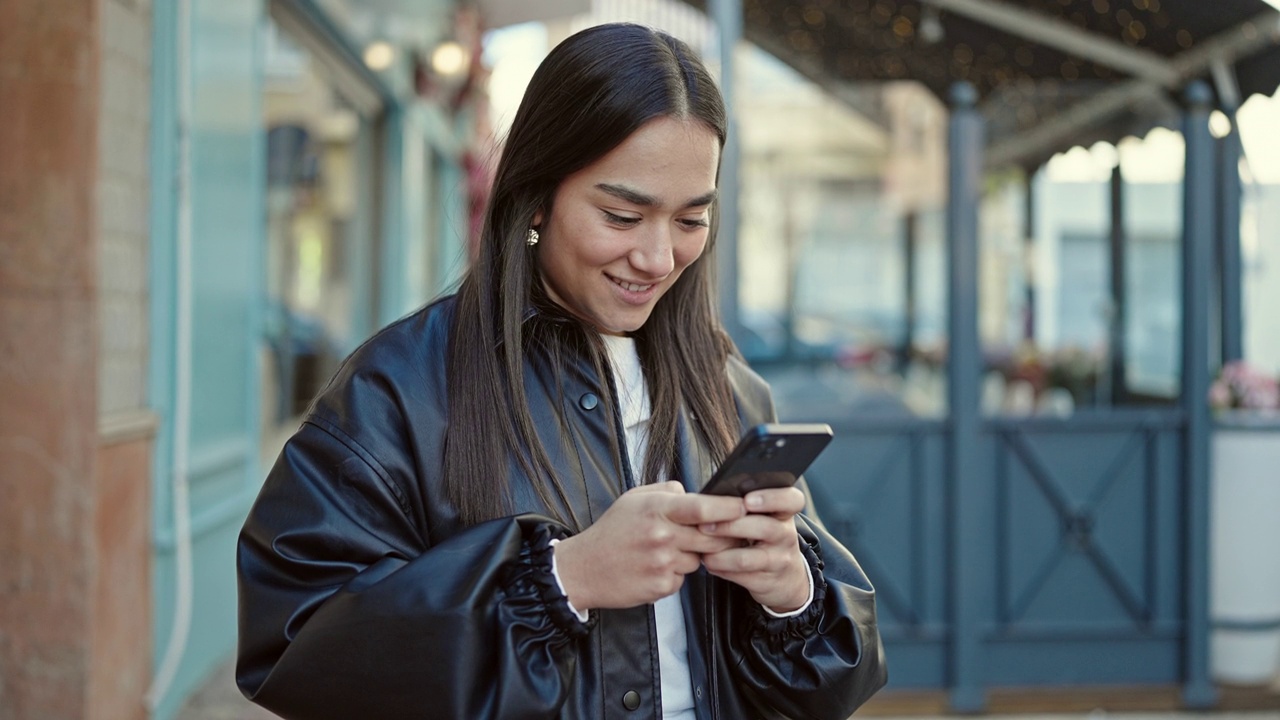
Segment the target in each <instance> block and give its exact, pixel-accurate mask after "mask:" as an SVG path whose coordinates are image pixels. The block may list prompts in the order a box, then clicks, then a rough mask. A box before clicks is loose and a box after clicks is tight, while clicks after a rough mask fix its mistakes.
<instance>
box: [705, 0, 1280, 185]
mask: <svg viewBox="0 0 1280 720" xmlns="http://www.w3.org/2000/svg"><path fill="white" fill-rule="evenodd" d="M689 2H690V4H691V5H694V6H695V7H699V8H702V9H706V2H705V0H689ZM743 10H744V28H745V29H744V35H745V37H746V38H747V39H748V40H751V41H752V42H754V43H756V44H757V45H759V46H760V47H761V48H763V49H765V50H766V51H768V52H770V53H772V54H774V55H776V56H777V57H778V58H779V59H781V60H782V61H784V62H786V63H787V64H788V65H790V66H792V67H793V68H795V69H796V70H798V71H799V72H801V73H802V74H804V75H805V76H807V77H809V78H810V79H811V80H813V81H814V82H816V83H818V84H819V85H820V86H822V87H823V88H825V89H826V90H827V91H829V92H832V93H833V94H834V95H836V96H837V97H840V98H842V99H844V100H846V101H847V102H849V103H850V104H852V105H854V106H855V107H857V108H858V109H859V110H860V111H863V112H867V113H869V114H870V115H871V116H873V117H874V116H875V110H874V108H872V107H867V106H866V105H865V102H864V98H865V97H866V93H865V92H860V89H861V88H864V87H865V84H866V83H869V82H886V81H894V80H916V81H919V82H921V83H923V84H924V85H926V86H927V87H929V88H930V89H931V90H932V91H933V92H934V93H936V94H937V95H939V96H940V97H943V98H945V97H946V95H947V92H948V89H949V88H950V86H951V85H952V84H953V83H955V82H956V81H961V80H963V81H967V82H969V83H972V84H973V86H974V87H975V88H977V90H978V93H979V96H980V98H981V105H980V106H981V108H982V110H983V113H984V115H985V116H986V117H987V119H988V122H989V133H988V137H989V138H990V140H989V146H988V151H987V159H988V162H989V163H991V164H996V165H1007V164H1018V165H1036V164H1038V163H1040V162H1043V161H1044V160H1045V159H1046V158H1048V157H1049V156H1051V155H1052V154H1053V153H1055V152H1058V151H1060V150H1062V149H1065V148H1067V147H1070V146H1072V145H1076V144H1086V145H1087V144H1091V143H1093V142H1096V141H1098V140H1104V139H1105V140H1110V141H1113V142H1114V141H1116V140H1119V139H1120V138H1121V137H1123V136H1124V135H1127V134H1132V133H1142V132H1145V130H1146V129H1149V128H1150V127H1152V126H1154V125H1158V124H1171V123H1172V122H1173V121H1174V120H1175V119H1176V115H1177V106H1176V103H1175V98H1176V96H1177V93H1178V92H1179V91H1180V90H1181V89H1182V88H1184V87H1185V86H1186V85H1187V83H1189V82H1191V81H1192V80H1195V79H1205V80H1208V81H1210V82H1211V83H1212V84H1213V87H1214V88H1215V91H1216V92H1217V93H1218V97H1219V102H1220V105H1221V106H1222V107H1223V108H1225V109H1234V108H1235V107H1238V106H1239V104H1240V103H1241V102H1243V100H1245V99H1247V98H1248V97H1249V96H1250V95H1252V94H1255V93H1263V94H1267V95H1270V94H1272V93H1274V92H1275V91H1276V89H1277V87H1278V86H1280V11H1277V10H1276V9H1275V8H1273V7H1272V6H1270V5H1268V4H1267V3H1266V2H1263V0H743Z"/></svg>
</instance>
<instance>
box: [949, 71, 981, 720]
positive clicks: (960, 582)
mask: <svg viewBox="0 0 1280 720" xmlns="http://www.w3.org/2000/svg"><path fill="white" fill-rule="evenodd" d="M977 101H978V93H977V91H976V90H975V89H974V87H973V86H972V85H969V84H968V83H957V84H956V85H954V86H953V87H952V89H951V128H950V137H949V143H950V167H949V170H948V200H947V266H948V268H949V273H950V275H949V283H948V288H947V293H948V308H947V334H948V338H949V340H948V345H949V347H950V350H949V352H948V357H947V400H948V405H949V411H950V414H951V437H950V445H949V448H948V459H949V461H950V464H951V468H950V478H951V486H950V495H951V497H950V500H951V502H950V507H951V508H952V512H953V516H952V518H953V519H952V526H951V562H950V578H949V583H950V590H951V602H952V617H951V648H950V657H949V659H950V661H951V667H950V682H951V688H950V690H951V694H950V704H951V709H952V710H955V711H957V712H980V711H982V710H983V709H984V708H985V706H986V696H985V693H984V691H983V688H982V685H981V678H982V677H983V671H982V653H981V650H982V648H981V642H982V638H981V634H980V633H981V625H982V618H983V607H982V597H981V581H982V577H983V575H984V574H983V573H981V572H978V570H977V568H978V567H979V566H981V565H982V563H983V562H984V558H983V557H982V554H981V552H980V548H978V547H977V546H976V545H975V543H976V542H977V539H978V538H979V537H980V536H981V535H982V533H983V532H984V531H985V529H986V528H984V527H983V526H982V502H983V500H982V495H983V488H982V482H981V477H980V475H979V473H980V470H979V469H978V465H979V453H978V442H979V432H980V429H981V428H980V424H981V412H982V408H981V406H980V402H981V398H980V395H979V392H980V388H981V387H982V347H981V344H980V340H979V337H978V202H979V199H980V193H981V189H982V156H983V150H984V148H985V145H986V142H985V132H984V130H985V128H984V127H983V120H982V116H981V115H980V114H979V113H978V111H977V109H976V108H975V105H976V104H977ZM975 551H977V552H975Z"/></svg>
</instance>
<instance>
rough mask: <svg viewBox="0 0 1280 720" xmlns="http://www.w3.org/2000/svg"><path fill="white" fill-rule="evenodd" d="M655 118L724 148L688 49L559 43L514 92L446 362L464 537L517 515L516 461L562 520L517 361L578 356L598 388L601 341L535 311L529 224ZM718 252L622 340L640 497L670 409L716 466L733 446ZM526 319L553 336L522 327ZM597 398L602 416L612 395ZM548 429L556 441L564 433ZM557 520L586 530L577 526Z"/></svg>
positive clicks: (613, 36)
mask: <svg viewBox="0 0 1280 720" xmlns="http://www.w3.org/2000/svg"><path fill="white" fill-rule="evenodd" d="M664 116H672V117H677V118H681V119H691V120H696V121H698V122H701V123H703V124H705V125H706V126H707V127H708V128H710V129H711V130H712V131H714V132H715V134H716V136H717V137H718V138H719V140H720V145H721V147H722V148H723V146H724V140H725V132H726V122H725V109H724V101H723V99H722V98H721V96H720V93H719V91H718V90H717V89H716V86H715V83H714V81H713V80H712V79H711V76H710V74H709V73H708V72H707V70H706V68H705V67H704V66H703V65H702V63H701V62H700V61H699V60H698V59H697V57H696V56H695V55H694V53H693V51H692V50H691V49H690V48H689V46H688V45H686V44H685V43H683V42H681V41H680V40H677V39H675V38H673V37H671V36H670V35H667V34H666V33H662V32H659V31H657V30H653V29H650V28H646V27H642V26H639V25H631V24H612V25H600V26H596V27H592V28H589V29H587V30H583V31H582V32H579V33H577V34H575V35H573V36H571V37H569V38H568V39H566V40H565V41H564V42H562V43H561V44H560V45H558V46H557V47H556V48H555V49H554V50H552V51H551V53H550V54H549V55H548V56H547V58H546V59H545V60H544V61H543V62H542V64H541V65H540V66H539V67H538V70H537V71H536V72H535V73H534V75H533V79H532V80H531V81H530V83H529V87H528V89H527V90H526V91H525V95H524V99H523V100H522V102H521V104H520V109H519V110H518V111H517V113H516V117H515V120H514V122H513V123H512V126H511V130H510V132H509V134H508V136H507V140H506V145H505V150H504V151H503V154H502V159H501V161H500V162H499V164H498V169H497V173H496V175H495V178H494V186H493V190H492V194H491V196H490V200H489V207H488V210H487V212H486V215H485V221H484V227H483V230H482V231H481V236H480V245H479V250H478V254H477V257H476V258H475V261H474V263H473V264H472V266H471V269H470V271H469V272H468V274H467V276H466V277H465V278H464V279H463V281H462V284H461V286H460V287H459V289H458V298H457V313H456V315H455V317H454V321H453V332H452V337H451V344H450V348H449V366H448V378H449V428H448V430H447V441H446V447H445V458H444V471H445V488H446V492H447V494H448V495H449V497H450V499H451V500H452V501H453V502H454V503H455V504H456V505H457V507H458V510H459V512H460V514H461V518H462V521H463V522H464V523H467V524H471V523H476V522H480V521H482V520H485V519H489V518H494V517H501V516H503V515H507V514H510V513H511V512H514V511H516V510H518V509H520V508H515V507H514V504H515V503H514V500H513V498H512V497H511V486H510V483H509V481H508V478H507V473H508V468H509V465H508V462H509V460H508V458H510V457H513V456H514V457H515V458H518V462H519V463H520V465H521V467H522V469H523V471H524V472H525V473H526V474H527V475H528V476H529V478H531V479H532V481H533V483H532V484H533V486H534V490H535V492H537V493H538V495H539V497H540V499H541V500H542V502H543V504H544V505H545V506H546V507H548V508H552V509H554V508H556V507H557V506H560V507H565V508H571V507H572V503H571V502H570V501H569V499H568V497H567V495H568V493H567V492H566V486H565V484H564V483H563V482H562V479H561V478H560V477H558V474H559V473H563V472H564V471H565V469H564V468H561V469H560V470H559V473H558V472H557V470H556V469H555V468H553V467H552V465H551V462H550V460H549V459H548V455H547V451H546V449H545V448H544V447H543V446H542V444H541V442H539V440H538V436H537V433H536V431H535V428H534V418H532V417H530V412H529V406H528V402H527V398H526V393H525V386H524V361H525V354H526V352H529V351H531V350H532V347H531V345H532V344H533V343H536V344H537V345H538V350H539V351H540V352H547V353H548V355H549V357H551V358H552V362H553V363H555V364H559V363H561V362H562V361H563V358H564V357H565V356H566V354H570V353H578V352H585V354H586V355H587V356H588V357H589V358H590V361H591V362H592V363H593V364H594V366H595V369H596V370H597V372H598V373H599V376H600V377H608V375H607V374H605V373H606V364H607V361H606V360H604V357H605V356H604V347H603V342H602V341H601V340H600V338H599V335H598V333H597V332H596V331H595V330H594V329H593V328H588V327H585V326H583V325H582V324H581V323H580V322H579V321H576V320H574V319H572V317H571V316H569V315H568V314H567V313H565V312H560V311H559V310H558V309H557V308H555V307H554V306H550V305H551V303H550V301H548V300H546V298H545V294H544V293H543V292H542V281H541V279H540V275H539V272H538V267H537V263H536V257H535V251H534V250H531V249H530V248H529V247H528V246H527V244H526V242H525V239H526V233H527V232H528V229H529V227H530V226H531V224H532V222H533V218H534V216H535V214H536V213H537V212H538V211H539V210H542V211H543V212H544V214H545V215H549V214H550V212H551V205H552V201H553V198H554V196H555V193H556V190H557V189H558V188H559V187H560V184H561V183H562V182H563V181H564V180H565V178H567V177H568V176H570V175H572V174H573V173H575V172H577V171H579V170H581V169H582V168H584V167H586V166H588V165H590V164H591V163H593V162H595V161H596V160H598V159H600V158H601V157H603V156H604V155H606V154H607V153H608V152H609V151H611V150H612V149H613V148H615V147H617V146H618V145H620V144H621V143H622V142H623V141H624V140H626V139H627V137H629V136H630V135H631V134H632V133H633V132H635V131H636V130H638V129H639V128H640V127H641V126H642V125H644V124H645V123H647V122H649V121H650V120H653V119H655V118H659V117H664ZM714 245H715V223H714V218H713V224H712V228H711V233H710V236H709V238H708V241H707V246H706V249H705V251H704V252H703V254H702V256H701V257H700V258H698V260H696V261H695V262H694V263H693V264H691V265H690V266H689V267H688V268H686V269H685V271H684V273H683V274H682V275H681V276H680V278H679V279H678V280H677V281H676V283H675V284H674V285H673V286H672V287H671V289H670V290H668V291H667V293H666V295H664V296H663V297H662V298H661V299H660V300H659V301H658V303H657V304H656V305H655V307H654V310H653V313H652V314H651V315H650V317H649V319H648V321H647V322H646V323H645V324H644V326H643V327H642V328H641V329H640V330H638V331H637V332H635V333H632V336H633V337H634V338H635V340H636V349H637V351H638V353H639V355H640V361H641V364H642V366H643V367H644V372H645V377H646V380H647V385H648V388H649V396H650V404H651V406H652V416H651V418H650V420H649V440H648V451H647V453H646V460H645V467H644V470H643V478H642V481H643V482H652V481H654V480H655V479H656V478H657V477H659V476H660V474H662V473H665V474H666V475H667V477H669V478H671V479H676V478H678V470H677V465H676V461H677V450H676V445H677V442H676V433H677V418H678V416H679V412H680V408H681V407H682V406H683V407H685V408H687V409H688V412H689V413H690V415H691V417H692V418H694V419H695V420H694V422H693V426H694V431H695V432H696V433H697V434H698V435H699V436H700V438H701V440H702V442H703V443H704V444H705V445H706V446H707V447H708V449H710V450H711V452H712V454H713V455H715V456H717V457H723V456H724V454H725V453H727V452H728V450H729V448H730V446H731V445H732V443H733V441H734V439H735V437H736V435H737V426H738V422H737V414H736V409H735V405H734V401H733V396H732V394H731V392H730V389H729V384H728V379H727V377H726V375H725V362H726V360H727V356H728V354H729V353H730V352H733V351H734V350H733V346H732V343H731V342H730V341H729V339H728V336H727V335H726V334H725V333H724V332H723V330H722V329H721V328H720V325H719V321H718V319H717V317H716V314H715V310H714V304H713V293H714V288H713V281H712V275H711V274H712V271H713V269H714V263H715V260H714V256H713V254H712V250H713V248H714ZM549 306H550V307H549ZM531 313H532V315H533V316H534V317H535V319H536V318H538V317H539V316H541V317H543V318H546V317H551V318H554V319H555V320H556V322H552V323H548V322H536V321H535V322H533V323H527V322H526V321H527V320H528V319H529V317H530V315H531ZM602 385H603V386H604V387H602V390H603V391H604V394H605V398H606V409H608V410H610V411H611V410H612V408H613V407H614V405H615V403H616V399H614V398H613V397H612V393H613V390H612V388H610V387H608V385H609V383H608V382H604V383H602ZM558 406H561V407H562V406H563V405H560V404H558ZM557 415H559V414H558V413H557ZM549 420H550V419H549V418H538V421H539V422H540V423H541V422H546V421H549ZM555 421H556V422H558V423H559V425H560V429H561V431H562V432H561V437H562V438H563V437H565V434H566V433H565V419H564V418H563V417H559V416H558V417H556V418H555ZM565 442H566V443H567V442H568V441H567V439H566V440H565ZM613 442H614V443H615V449H616V448H617V447H619V443H621V442H622V441H621V440H620V439H619V438H618V437H616V436H615V437H614V438H613ZM619 470H621V469H619ZM561 519H562V520H564V521H565V522H567V523H569V524H571V525H573V526H576V527H578V528H581V527H583V525H582V519H581V518H561Z"/></svg>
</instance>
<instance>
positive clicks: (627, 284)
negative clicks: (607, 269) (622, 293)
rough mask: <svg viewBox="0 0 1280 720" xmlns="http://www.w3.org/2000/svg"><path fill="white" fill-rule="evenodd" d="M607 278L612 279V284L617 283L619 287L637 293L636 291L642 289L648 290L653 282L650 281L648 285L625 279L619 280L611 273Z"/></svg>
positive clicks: (641, 290) (642, 290)
mask: <svg viewBox="0 0 1280 720" xmlns="http://www.w3.org/2000/svg"><path fill="white" fill-rule="evenodd" d="M609 279H610V280H612V281H613V284H614V285H617V286H618V287H620V288H622V289H623V290H626V291H628V292H637V293H638V292H644V291H646V290H648V289H649V288H651V287H653V283H650V284H648V285H641V284H639V283H633V282H627V281H626V280H620V279H618V278H616V277H614V276H612V275H610V276H609Z"/></svg>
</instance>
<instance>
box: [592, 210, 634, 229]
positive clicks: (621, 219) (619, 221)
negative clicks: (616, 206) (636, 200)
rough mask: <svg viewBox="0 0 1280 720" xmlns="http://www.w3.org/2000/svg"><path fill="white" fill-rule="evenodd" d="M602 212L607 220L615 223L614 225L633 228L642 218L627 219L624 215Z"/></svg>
mask: <svg viewBox="0 0 1280 720" xmlns="http://www.w3.org/2000/svg"><path fill="white" fill-rule="evenodd" d="M600 212H602V213H604V219H605V220H607V221H609V222H611V223H613V224H614V225H622V226H625V227H631V226H632V225H635V224H636V223H638V222H640V218H638V217H625V216H622V215H615V214H613V213H611V212H609V211H608V210H601V211H600Z"/></svg>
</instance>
